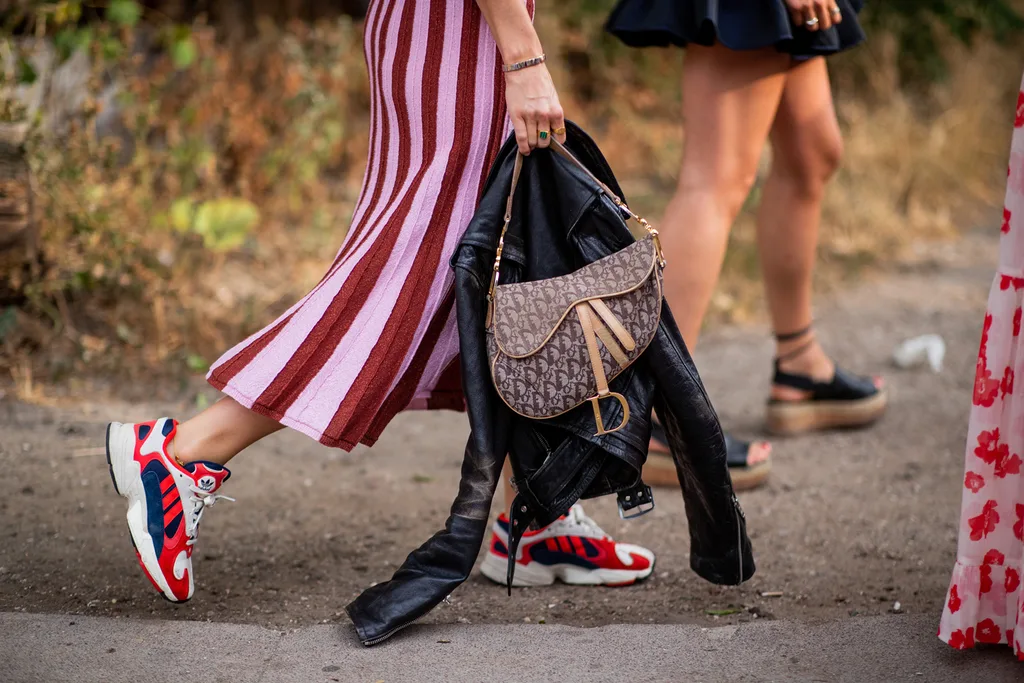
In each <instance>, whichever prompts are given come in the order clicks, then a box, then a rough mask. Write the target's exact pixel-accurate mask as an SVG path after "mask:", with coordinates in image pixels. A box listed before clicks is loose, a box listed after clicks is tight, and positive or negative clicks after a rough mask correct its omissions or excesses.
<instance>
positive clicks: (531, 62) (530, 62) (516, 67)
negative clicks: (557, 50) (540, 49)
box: [501, 54, 548, 73]
mask: <svg viewBox="0 0 1024 683" xmlns="http://www.w3.org/2000/svg"><path fill="white" fill-rule="evenodd" d="M547 59H548V58H547V55H544V54H541V55H539V56H537V57H531V58H530V59H524V60H523V61H521V62H514V63H512V64H504V65H502V67H501V70H502V71H504V72H505V73H510V72H512V71H521V70H523V69H526V68H529V67H531V66H537V65H538V64H543V63H544V62H546V61H547Z"/></svg>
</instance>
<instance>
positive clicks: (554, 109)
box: [505, 64, 565, 155]
mask: <svg viewBox="0 0 1024 683" xmlns="http://www.w3.org/2000/svg"><path fill="white" fill-rule="evenodd" d="M505 102H506V105H507V106H508V115H509V118H511V119H512V125H513V126H514V127H515V129H516V141H517V142H518V143H519V151H520V152H522V153H523V154H524V155H528V154H529V153H530V150H532V149H536V148H537V147H547V146H548V145H550V144H551V136H552V135H555V133H554V131H556V130H558V131H561V133H560V134H559V135H555V137H556V138H557V139H558V141H559V142H565V132H564V130H562V129H564V128H565V116H564V115H563V114H562V105H561V104H559V102H558V93H557V92H555V84H554V83H553V82H552V81H551V74H550V73H549V72H548V68H547V67H546V66H545V65H544V64H538V65H536V66H528V67H526V68H525V69H520V70H519V71H510V72H508V73H506V74H505ZM541 132H544V133H545V135H544V136H543V137H542V136H541V135H540V134H541Z"/></svg>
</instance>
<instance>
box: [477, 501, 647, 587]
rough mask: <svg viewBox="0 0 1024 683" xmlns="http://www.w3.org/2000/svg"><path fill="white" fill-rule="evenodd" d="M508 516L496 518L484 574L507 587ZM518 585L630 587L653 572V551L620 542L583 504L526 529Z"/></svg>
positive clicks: (518, 559) (518, 556) (515, 583)
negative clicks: (559, 584) (616, 540)
mask: <svg viewBox="0 0 1024 683" xmlns="http://www.w3.org/2000/svg"><path fill="white" fill-rule="evenodd" d="M508 529H509V525H508V517H507V516H506V515H505V513H502V514H501V515H500V516H499V517H498V519H497V520H496V521H495V522H494V535H493V536H492V538H491V547H490V550H488V552H487V557H485V558H484V561H483V564H481V565H480V572H481V573H482V574H483V575H484V576H486V577H487V578H488V579H490V580H491V581H494V582H495V583H500V584H501V585H503V586H504V585H505V582H506V578H505V577H506V569H507V567H508ZM516 563H517V566H516V571H515V576H514V577H513V579H512V585H513V586H549V585H551V584H553V583H554V582H555V579H559V580H561V581H562V582H563V583H570V584H575V585H580V586H628V585H630V584H633V583H636V582H637V581H642V580H644V579H646V578H647V577H648V576H650V575H651V572H653V571H654V553H652V552H651V551H650V550H648V549H647V548H641V547H640V546H638V545H631V544H629V543H616V542H615V541H613V540H612V539H611V537H610V536H608V534H606V533H605V532H604V531H603V530H602V529H601V527H599V526H598V525H597V522H595V521H594V520H592V519H590V518H589V517H587V515H586V514H585V513H584V512H583V507H582V506H580V505H579V504H576V505H573V506H572V508H571V509H570V510H569V514H567V515H565V516H564V517H561V518H559V519H557V520H555V521H554V522H552V523H551V524H550V525H549V526H546V527H544V528H543V529H539V530H537V531H527V532H526V533H525V534H524V535H523V540H522V541H520V543H519V550H518V552H517V554H516Z"/></svg>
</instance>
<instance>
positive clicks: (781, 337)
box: [775, 323, 814, 342]
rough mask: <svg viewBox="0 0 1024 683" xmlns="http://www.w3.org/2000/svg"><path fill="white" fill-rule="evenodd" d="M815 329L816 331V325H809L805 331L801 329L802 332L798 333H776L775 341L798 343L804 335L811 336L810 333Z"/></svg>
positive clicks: (798, 331)
mask: <svg viewBox="0 0 1024 683" xmlns="http://www.w3.org/2000/svg"><path fill="white" fill-rule="evenodd" d="M813 329H814V323H808V324H807V327H805V328H803V329H800V330H797V331H796V332H786V333H784V334H780V333H778V332H776V333H775V341H777V342H790V341H796V340H797V339H799V338H800V337H803V336H804V335H807V334H810V332H811V331H812V330H813Z"/></svg>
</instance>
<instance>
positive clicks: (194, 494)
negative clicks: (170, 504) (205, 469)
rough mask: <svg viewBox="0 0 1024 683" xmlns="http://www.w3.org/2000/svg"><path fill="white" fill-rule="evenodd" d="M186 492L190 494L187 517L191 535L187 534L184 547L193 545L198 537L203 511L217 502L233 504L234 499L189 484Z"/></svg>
mask: <svg viewBox="0 0 1024 683" xmlns="http://www.w3.org/2000/svg"><path fill="white" fill-rule="evenodd" d="M188 490H189V491H190V492H191V495H190V496H189V497H188V502H189V503H191V504H192V513H191V514H190V515H189V522H190V524H189V526H190V528H191V533H189V534H188V539H187V540H186V541H185V545H195V542H196V538H197V537H198V535H199V520H201V519H202V518H203V511H204V510H206V508H208V507H213V505H214V503H216V502H217V501H218V500H221V499H223V500H230V501H231V502H232V503H234V502H235V499H234V498H232V497H231V496H225V495H223V494H220V493H209V492H208V491H204V490H202V489H201V488H199V487H198V486H196V485H195V484H189V486H188Z"/></svg>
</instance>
